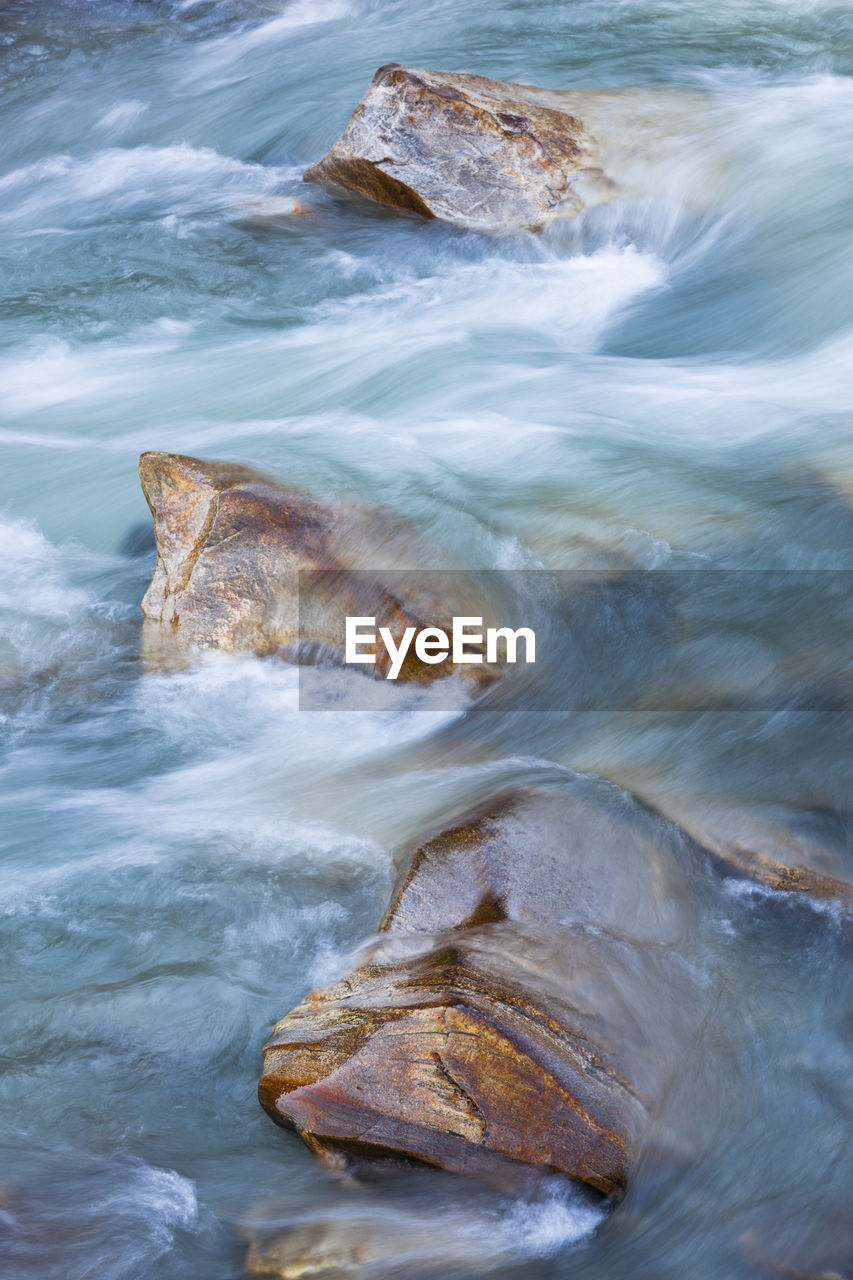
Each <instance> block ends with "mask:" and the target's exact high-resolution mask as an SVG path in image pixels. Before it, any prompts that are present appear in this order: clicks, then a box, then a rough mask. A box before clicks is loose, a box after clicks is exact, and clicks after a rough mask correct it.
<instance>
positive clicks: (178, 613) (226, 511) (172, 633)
mask: <svg viewBox="0 0 853 1280" xmlns="http://www.w3.org/2000/svg"><path fill="white" fill-rule="evenodd" d="M139 475H140V479H141V481H142V487H143V490H144V492H145V496H146V498H147V500H148V505H149V506H150V508H151V512H152V514H153V516H154V532H155V537H156V541H157V564H156V567H155V569H154V576H153V578H152V580H151V584H150V586H149V587H148V590H147V591H146V593H145V596H144V598H143V601H142V612H143V615H144V619H145V621H144V624H143V648H144V653H145V656H146V658H147V659H148V661H149V662H152V663H154V664H166V665H169V664H171V663H173V662H175V661H185V660H186V658H187V656H188V655H190V654H191V653H192V652H193V651H194V650H203V649H218V650H222V651H226V652H230V651H240V650H247V651H254V652H255V653H259V654H272V653H282V654H283V655H284V656H287V657H289V658H293V659H297V660H303V661H304V660H308V659H313V658H316V657H318V656H319V657H323V656H330V657H332V658H333V659H335V660H338V661H340V659H341V656H342V644H343V636H344V619H345V618H346V616H347V615H352V616H367V617H370V616H375V617H377V619H378V625H385V626H388V627H390V629H391V631H392V633H393V634H394V636H395V638H396V639H398V640H399V637H400V635H401V634H402V632H403V630H404V629H405V627H406V626H415V627H416V628H418V629H420V628H421V627H424V626H442V625H446V626H449V625H450V622H449V620H450V618H451V617H452V613H453V605H452V598H447V599H446V598H444V597H445V594H446V595H447V596H448V597H452V591H451V592H447V593H445V592H444V590H443V588H439V587H438V586H436V585H435V581H436V580H433V582H432V583H431V582H430V580H429V579H428V578H427V577H426V576H425V575H424V574H423V572H418V573H413V572H408V571H410V570H412V569H413V567H414V566H417V567H418V568H421V567H422V566H423V565H424V564H425V563H428V562H429V560H430V559H431V561H432V564H433V565H435V563H436V560H437V556H436V553H435V551H434V550H432V549H429V548H426V547H425V546H424V545H423V542H422V540H421V539H420V538H419V537H418V536H417V534H416V532H415V531H414V530H413V529H412V528H411V526H409V525H407V524H406V522H405V521H403V520H401V519H399V518H397V517H395V516H393V515H392V514H389V513H386V512H383V511H375V510H374V511H369V510H368V509H367V508H364V507H361V506H358V505H357V504H355V503H349V504H346V503H329V502H325V503H324V502H319V501H317V500H316V499H314V498H312V497H311V496H310V495H309V494H306V493H303V492H300V491H298V490H295V489H291V488H287V487H285V486H283V485H281V484H279V483H277V482H276V481H275V480H273V479H271V478H270V477H268V476H265V475H263V474H261V473H260V472H258V471H255V470H253V469H252V468H250V467H244V466H240V465H238V464H235V463H220V462H205V461H202V460H201V459H198V458H188V457H184V456H183V455H180V454H171V453H144V454H143V455H142V458H141V459H140V463H139ZM307 570H316V571H320V572H319V573H318V576H317V577H315V578H312V581H311V586H310V590H309V589H307V588H306V587H305V580H304V579H303V593H302V598H301V602H300V593H299V585H300V580H299V575H300V572H302V571H307ZM377 571H380V573H379V576H376V572H377ZM450 578H451V579H452V580H453V581H454V582H458V579H457V577H456V575H455V574H451V575H450ZM441 582H442V583H443V584H444V585H445V586H446V583H447V575H444V576H443V577H442V578H441ZM471 589H472V588H471V585H470V583H466V587H465V592H466V596H465V598H466V599H468V600H469V601H470V599H471V598H472V597H471V595H470V592H471ZM473 598H475V599H476V598H477V597H476V595H475V596H474V597H473ZM300 605H301V608H300ZM457 611H458V612H461V613H465V612H469V611H470V605H469V606H468V607H466V608H465V609H462V608H461V607H460V609H459V610H457ZM364 651H365V652H369V650H368V649H367V647H366V646H365V649H364ZM375 652H376V655H377V662H376V670H378V671H379V672H384V671H385V670H386V669H387V655H386V652H385V650H384V647H383V646H381V645H379V646H377V648H376V650H375ZM452 670H453V664H452V662H450V660H449V659H448V660H447V661H445V662H442V663H437V664H435V665H430V666H427V665H424V664H423V663H421V662H419V661H418V660H417V658H416V657H415V655H414V650H413V649H412V650H410V652H409V655H408V656H407V658H406V661H405V663H404V665H403V668H402V671H401V673H400V679H404V680H405V679H413V680H417V681H420V682H422V683H426V682H428V681H430V680H432V679H435V678H436V677H437V676H442V675H446V674H448V672H450V671H452ZM468 670H473V671H475V672H476V673H477V674H479V675H482V671H483V668H468Z"/></svg>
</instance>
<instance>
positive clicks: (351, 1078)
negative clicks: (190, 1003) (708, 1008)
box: [259, 781, 697, 1197]
mask: <svg viewBox="0 0 853 1280" xmlns="http://www.w3.org/2000/svg"><path fill="white" fill-rule="evenodd" d="M685 862H689V855H688V854H686V852H685V849H684V848H683V847H682V844H681V841H680V837H679V836H678V835H677V834H674V833H673V832H672V829H671V828H669V827H668V826H667V824H663V823H661V822H660V821H659V820H658V819H657V818H656V817H655V816H654V815H651V814H649V813H647V812H646V811H645V810H642V809H641V808H640V807H639V806H638V805H635V804H633V803H631V802H630V801H629V800H627V799H626V798H625V797H624V796H623V795H622V794H621V793H617V792H615V789H612V788H607V787H599V786H598V785H597V784H595V783H593V782H592V781H589V782H586V781H584V782H579V783H578V785H577V787H576V788H575V791H574V793H573V794H567V793H565V792H562V791H559V792H558V791H553V792H551V791H543V790H521V791H513V792H510V793H508V794H506V795H505V796H503V797H501V798H499V799H498V800H496V801H493V802H491V803H490V804H489V805H488V806H487V807H486V808H484V809H482V810H480V811H478V812H476V813H474V814H472V815H469V816H468V817H467V818H465V819H464V820H463V821H462V822H461V824H460V825H458V826H455V827H454V828H453V829H451V830H448V831H445V832H444V833H442V834H441V835H439V836H438V837H437V838H436V839H434V840H432V841H430V842H429V843H428V844H426V845H424V846H423V848H421V849H420V850H419V851H418V852H417V853H416V854H415V856H414V858H413V860H412V863H411V866H410V868H409V869H408V871H407V874H406V875H405V878H404V879H403V881H402V883H401V884H400V886H399V888H398V889H397V891H396V893H395V895H394V897H393V900H392V903H391V905H390V907H389V910H388V912H387V915H386V917H385V920H384V921H383V924H382V936H381V938H380V941H379V942H378V943H377V944H376V945H375V946H374V948H373V949H372V951H371V952H369V954H368V955H367V956H366V958H365V959H364V961H363V963H361V964H360V965H359V967H358V968H357V969H356V970H355V972H353V973H352V974H350V975H349V977H347V978H346V979H345V980H344V981H342V982H340V983H338V984H336V985H333V986H331V987H328V988H326V989H325V990H322V991H318V992H313V993H312V994H310V995H309V996H308V997H307V998H306V999H305V1001H304V1002H303V1003H302V1004H301V1005H299V1006H298V1007H297V1008H296V1009H294V1010H293V1011H292V1012H291V1013H290V1014H288V1015H287V1016H286V1017H285V1018H284V1019H283V1020H282V1021H281V1022H279V1023H278V1024H277V1026H276V1027H275V1028H274V1030H273V1034H272V1038H271V1039H270V1041H269V1043H268V1044H267V1046H266V1050H265V1060H264V1073H263V1077H262V1079H261V1082H260V1088H259V1094H260V1100H261V1103H262V1105H263V1106H264V1108H265V1109H266V1111H267V1112H268V1114H269V1115H270V1116H271V1117H272V1119H273V1120H275V1121H276V1123H278V1124H281V1125H284V1126H287V1127H291V1128H293V1129H295V1130H296V1131H297V1132H298V1133H299V1134H300V1135H301V1136H302V1137H303V1138H304V1139H305V1141H306V1142H307V1143H308V1145H309V1146H310V1147H311V1148H312V1149H313V1150H314V1151H315V1152H316V1153H317V1154H319V1155H320V1156H321V1157H323V1158H325V1159H326V1160H327V1161H332V1162H334V1161H338V1162H339V1161H340V1160H341V1158H342V1156H345V1155H346V1154H348V1153H354V1154H357V1155H362V1156H367V1157H372V1156H375V1155H382V1154H388V1153H396V1154H398V1155H403V1156H408V1157H415V1158H417V1159H420V1160H423V1161H426V1162H428V1163H431V1164H434V1165H438V1166H440V1167H443V1168H445V1169H449V1170H454V1171H456V1172H462V1173H471V1174H476V1175H480V1176H487V1177H492V1178H495V1177H498V1178H500V1179H501V1180H505V1181H507V1182H509V1183H512V1181H513V1179H516V1180H517V1179H518V1178H519V1177H520V1176H523V1169H524V1167H527V1169H528V1170H531V1169H532V1170H538V1171H540V1172H549V1173H554V1172H556V1173H560V1174H568V1175H571V1176H572V1177H574V1178H577V1179H580V1180H581V1181H582V1182H584V1183H586V1184H588V1185H589V1186H591V1187H593V1188H595V1189H596V1190H597V1191H599V1192H600V1193H602V1194H603V1195H605V1196H609V1197H618V1196H619V1195H620V1194H621V1193H622V1191H623V1190H624V1188H625V1185H626V1181H627V1178H628V1175H629V1170H630V1166H631V1158H632V1151H633V1149H634V1146H635V1143H636V1141H637V1139H638V1136H639V1135H640V1134H641V1132H642V1131H643V1129H644V1126H645V1124H646V1120H647V1108H648V1106H649V1104H650V1101H651V1100H652V1099H654V1097H655V1095H656V1093H657V1091H658V1089H659V1087H660V1081H661V1077H662V1074H663V1073H665V1072H666V1071H667V1070H670V1069H671V1067H672V1061H673V1056H674V1055H675V1054H677V1052H678V1050H677V1047H676V1046H678V1045H679V1044H682V1043H683V1028H681V1027H680V1023H681V1020H682V1018H683V1017H684V1016H685V1015H687V1016H693V1013H694V1012H695V1009H696V1007H697V1002H696V1000H695V999H694V998H693V997H692V995H691V993H690V991H689V990H687V989H686V988H683V987H682V986H681V985H680V984H684V983H685V982H686V981H687V979H686V977H685V970H684V968H683V967H682V968H681V969H679V970H677V971H675V970H671V969H670V967H669V966H668V965H667V964H666V961H665V959H664V958H662V947H661V944H662V943H666V944H668V945H672V944H673V943H675V942H676V941H677V940H678V939H680V938H682V937H684V936H686V935H689V933H690V931H691V929H692V928H693V926H694V924H695V915H694V913H695V910H696V907H695V905H689V903H690V901H691V899H689V898H688V895H687V892H686V887H685V866H684V864H685ZM695 898H696V895H695V891H694V895H693V899H692V901H693V902H694V903H695ZM664 954H665V955H666V954H668V951H666V949H665V948H664ZM662 966H663V970H664V971H665V975H666V976H665V981H666V984H667V992H666V994H667V999H666V1000H665V1001H664V1000H662V999H661V987H660V983H661V981H662ZM656 992H657V993H658V994H657V995H655V993H656ZM644 1010H648V1014H647V1015H646V1014H644V1012H643V1011H644ZM667 1019H670V1020H671V1022H670V1023H667Z"/></svg>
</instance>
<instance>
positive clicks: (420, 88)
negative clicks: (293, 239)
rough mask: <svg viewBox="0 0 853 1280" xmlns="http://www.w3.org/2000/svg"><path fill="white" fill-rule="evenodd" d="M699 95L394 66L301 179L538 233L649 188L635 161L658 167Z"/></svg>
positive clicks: (463, 223)
mask: <svg viewBox="0 0 853 1280" xmlns="http://www.w3.org/2000/svg"><path fill="white" fill-rule="evenodd" d="M697 96H698V95H690V94H687V93H684V94H682V95H678V94H673V91H671V90H670V91H669V92H668V93H664V94H662V95H661V94H660V93H659V92H656V91H650V90H645V89H620V90H599V91H589V90H586V91H585V90H575V91H565V92H564V91H555V90H549V89H541V88H538V87H536V86H533V85H522V84H511V83H508V82H506V81H503V80H491V79H489V78H487V77H486V76H476V75H460V74H456V73H451V72H444V71H428V70H424V69H422V68H415V67H405V66H401V65H400V64H398V63H391V64H389V65H388V66H385V67H380V69H379V70H378V71H377V72H376V75H375V76H374V77H373V81H372V83H371V85H370V88H369V89H368V91H367V93H366V94H365V95H364V97H363V98H362V100H361V102H360V103H359V104H358V105H357V107H356V108H355V111H354V112H353V114H352V117H351V119H350V121H349V123H348V124H347V127H346V129H345V130H344V133H343V134H342V136H341V137H340V138H339V139H338V141H337V142H336V143H335V144H334V146H333V147H332V148H331V150H330V151H329V152H328V154H327V155H326V156H324V157H323V159H322V160H320V161H319V162H318V163H317V164H315V165H312V166H311V167H310V168H309V169H307V170H306V171H305V174H304V178H305V181H306V182H319V183H331V184H333V185H334V186H337V187H341V188H344V189H346V190H349V191H353V192H356V193H357V194H359V195H361V196H364V197H366V198H367V199H368V200H373V201H376V202H377V203H379V204H383V205H387V206H390V207H391V208H394V209H399V210H405V211H408V212H410V213H415V214H419V215H420V216H421V217H424V218H440V219H443V220H445V221H447V222H452V223H454V224H456V225H457V226H460V227H465V228H468V229H473V230H479V231H500V230H503V231H506V230H513V229H523V228H527V229H536V228H539V227H541V226H542V225H543V224H544V223H545V222H546V221H548V220H550V219H552V218H554V217H566V216H569V217H571V216H574V215H576V214H578V213H580V212H581V210H583V209H584V208H587V207H589V206H591V205H596V204H600V203H603V202H606V201H609V200H611V199H614V198H618V197H628V198H630V197H632V196H633V195H635V194H637V193H638V191H642V190H643V186H644V182H643V179H642V177H641V171H642V169H643V167H644V165H643V164H641V163H638V157H639V156H640V155H644V159H645V160H649V159H651V156H652V153H653V152H656V151H657V150H658V149H659V146H660V141H661V138H663V137H666V136H667V134H668V133H671V132H672V128H673V123H672V117H673V114H674V113H675V112H678V111H681V112H682V113H683V112H685V111H688V110H689V111H692V110H693V109H694V108H695V101H696V98H697ZM661 97H662V98H663V99H664V105H663V108H662V107H661V104H660V102H659V101H658V99H659V98H661ZM667 111H669V113H670V118H669V121H668V123H667V121H666V120H665V119H664V118H663V117H665V116H666V112H667ZM638 178H639V179H640V181H639V187H638ZM652 185H654V183H653V182H652ZM644 194H648V183H646V184H645V192H644Z"/></svg>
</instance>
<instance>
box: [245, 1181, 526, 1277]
mask: <svg viewBox="0 0 853 1280" xmlns="http://www.w3.org/2000/svg"><path fill="white" fill-rule="evenodd" d="M383 1191H384V1192H385V1194H383V1196H382V1199H379V1197H375V1198H374V1202H371V1203H367V1204H364V1203H356V1204H347V1203H346V1201H345V1200H339V1202H338V1203H337V1204H336V1205H335V1211H334V1214H331V1215H330V1214H328V1213H326V1214H324V1213H323V1212H322V1211H318V1210H317V1209H316V1208H313V1209H312V1208H308V1209H306V1211H305V1212H303V1213H302V1214H301V1215H300V1216H299V1217H298V1218H296V1217H295V1216H294V1215H293V1214H292V1213H291V1215H290V1221H287V1220H285V1221H284V1222H279V1223H278V1224H276V1223H275V1222H274V1221H273V1222H269V1221H267V1222H265V1221H260V1222H257V1223H252V1224H250V1225H249V1226H248V1228H247V1229H246V1230H245V1232H244V1234H245V1235H246V1236H247V1238H248V1241H249V1248H248V1252H247V1256H246V1262H245V1271H246V1274H247V1275H250V1276H280V1277H283V1280H297V1277H303V1276H304V1277H308V1276H322V1277H324V1280H345V1278H346V1280H378V1278H379V1277H388V1280H391V1278H392V1277H394V1276H399V1275H400V1273H401V1269H402V1268H405V1271H406V1274H407V1275H415V1276H418V1277H419V1278H420V1277H423V1278H424V1280H427V1277H429V1278H431V1280H436V1278H437V1277H440V1278H441V1280H445V1278H446V1277H447V1276H448V1275H449V1274H452V1275H454V1276H478V1275H486V1274H489V1273H492V1272H494V1268H495V1266H496V1265H498V1264H499V1263H501V1262H510V1261H512V1251H511V1245H510V1242H509V1240H508V1239H507V1238H505V1237H502V1236H501V1235H500V1234H498V1233H497V1232H495V1231H494V1230H492V1231H491V1232H489V1231H488V1226H487V1225H486V1226H481V1225H480V1224H478V1223H477V1221H476V1219H474V1220H473V1221H466V1219H465V1217H464V1215H462V1214H460V1213H459V1212H458V1211H457V1212H455V1213H454V1212H453V1211H452V1210H451V1211H450V1212H448V1211H447V1209H448V1208H449V1206H447V1205H445V1206H442V1208H443V1209H444V1210H445V1211H444V1212H442V1211H441V1209H438V1207H437V1206H432V1205H431V1206H430V1208H429V1209H427V1210H426V1212H422V1213H415V1212H413V1211H412V1209H411V1208H408V1207H406V1206H403V1205H394V1204H388V1203H387V1188H386V1189H383ZM383 1200H385V1201H386V1202H385V1203H383ZM433 1208H436V1209H438V1212H439V1213H440V1218H441V1224H442V1229H441V1231H440V1232H437V1231H436V1229H435V1223H436V1214H435V1212H433Z"/></svg>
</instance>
